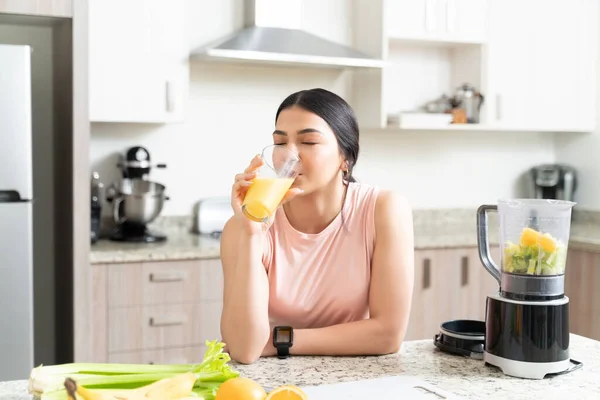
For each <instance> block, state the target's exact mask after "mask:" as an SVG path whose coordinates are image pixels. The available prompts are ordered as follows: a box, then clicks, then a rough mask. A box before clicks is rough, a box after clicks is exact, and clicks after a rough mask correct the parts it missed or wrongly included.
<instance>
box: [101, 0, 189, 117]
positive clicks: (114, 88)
mask: <svg viewBox="0 0 600 400" xmlns="http://www.w3.org/2000/svg"><path fill="white" fill-rule="evenodd" d="M89 2H90V4H89V36H90V43H89V45H90V48H89V101H90V104H89V106H90V107H89V108H90V120H91V121H92V122H141V123H166V122H181V121H183V118H184V100H185V93H186V88H187V82H188V51H187V45H186V40H185V9H184V7H185V0H170V1H168V2H166V1H163V0H128V1H120V0H89Z"/></svg>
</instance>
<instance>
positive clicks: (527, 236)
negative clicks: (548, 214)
mask: <svg viewBox="0 0 600 400" xmlns="http://www.w3.org/2000/svg"><path fill="white" fill-rule="evenodd" d="M539 239H540V233H539V232H538V231H536V230H534V229H531V228H525V229H523V233H522V234H521V244H522V245H523V246H533V245H535V244H537V243H538V242H539Z"/></svg>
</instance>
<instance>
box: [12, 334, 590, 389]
mask: <svg viewBox="0 0 600 400" xmlns="http://www.w3.org/2000/svg"><path fill="white" fill-rule="evenodd" d="M570 349H571V353H572V354H571V356H572V357H573V358H575V359H576V360H578V361H581V362H583V368H581V369H579V370H577V371H573V372H571V373H568V374H565V375H559V376H555V377H552V378H550V379H549V378H547V379H543V380H522V379H519V378H511V377H509V376H506V375H504V374H502V373H501V372H500V371H499V370H498V369H496V368H493V367H489V366H486V365H485V364H484V363H483V362H482V361H481V360H475V359H470V358H465V357H460V356H456V355H451V354H447V353H444V352H441V351H440V350H438V349H437V348H436V347H435V346H434V344H433V342H432V340H431V339H426V340H415V341H407V342H404V344H403V346H402V349H401V350H400V352H398V353H395V354H389V355H384V356H363V357H314V356H313V357H308V356H307V357H291V358H289V359H286V360H279V359H277V358H276V357H267V358H262V359H260V360H258V361H257V362H256V363H254V364H250V365H241V364H237V363H233V367H234V368H235V369H236V370H237V371H239V372H240V374H241V375H242V376H246V377H249V378H251V379H255V380H256V381H257V382H258V383H260V384H261V385H263V386H264V387H265V388H272V387H275V386H279V385H282V384H286V383H294V384H297V385H299V386H314V385H321V384H330V383H336V382H344V381H351V380H362V379H372V378H380V377H385V376H402V375H404V376H410V377H414V378H417V379H420V380H422V381H425V382H427V383H429V384H432V385H434V386H436V387H438V388H440V389H442V390H444V391H446V392H448V393H452V394H454V395H458V396H461V398H465V399H484V398H485V399H497V398H511V399H513V400H520V399H532V398H544V399H563V398H577V399H581V398H586V399H592V398H600V386H599V385H598V384H597V382H596V381H597V379H595V378H596V377H597V376H598V374H599V373H600V342H598V341H596V340H592V339H589V338H586V337H582V336H578V335H575V334H571V346H570ZM524 384H525V385H526V388H527V390H525V391H524V390H523V387H524V386H523V385H524ZM0 398H1V399H3V400H31V399H33V396H31V395H30V394H28V393H27V381H26V380H19V381H10V382H0Z"/></svg>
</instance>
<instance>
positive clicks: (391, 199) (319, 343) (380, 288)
mask: <svg viewBox="0 0 600 400" xmlns="http://www.w3.org/2000/svg"><path fill="white" fill-rule="evenodd" d="M375 230H376V241H375V249H374V254H373V260H372V272H371V286H370V294H369V311H370V317H369V319H366V320H363V321H356V322H350V323H345V324H339V325H333V326H329V327H325V328H318V329H298V330H294V344H293V346H292V347H291V348H290V353H291V354H303V355H309V354H318V355H373V354H387V353H394V352H397V351H399V350H400V346H401V344H402V341H403V340H404V336H405V334H406V328H407V326H408V318H409V315H410V308H411V301H412V294H413V285H414V238H413V222H412V211H411V208H410V205H409V204H408V202H407V201H406V200H404V199H397V198H395V196H393V194H392V193H391V192H388V191H385V192H384V191H382V192H381V194H380V195H379V197H378V199H377V203H376V206H375ZM274 354H276V350H275V348H274V347H273V344H272V342H271V340H269V342H268V343H267V345H266V346H265V348H264V351H263V355H274Z"/></svg>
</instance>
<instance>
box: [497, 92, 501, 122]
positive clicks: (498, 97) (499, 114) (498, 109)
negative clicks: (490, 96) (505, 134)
mask: <svg viewBox="0 0 600 400" xmlns="http://www.w3.org/2000/svg"><path fill="white" fill-rule="evenodd" d="M496 120H497V121H500V120H502V96H500V95H499V94H497V95H496Z"/></svg>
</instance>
